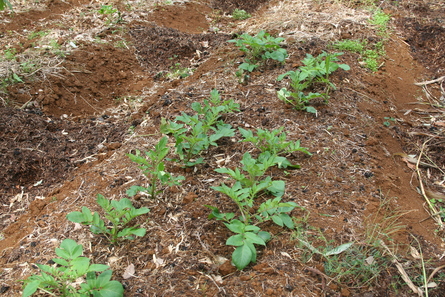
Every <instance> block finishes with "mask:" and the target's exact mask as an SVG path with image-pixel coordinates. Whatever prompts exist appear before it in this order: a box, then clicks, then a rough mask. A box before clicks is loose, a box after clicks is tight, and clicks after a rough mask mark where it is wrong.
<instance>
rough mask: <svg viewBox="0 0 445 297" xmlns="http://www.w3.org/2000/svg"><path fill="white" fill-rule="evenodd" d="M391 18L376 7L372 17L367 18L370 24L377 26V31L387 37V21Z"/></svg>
mask: <svg viewBox="0 0 445 297" xmlns="http://www.w3.org/2000/svg"><path fill="white" fill-rule="evenodd" d="M390 20H391V16H390V15H389V14H386V13H385V12H383V11H382V10H381V9H376V10H375V11H374V14H373V16H372V18H371V19H370V20H369V23H370V24H371V25H374V26H376V27H377V33H378V34H379V35H380V36H382V37H385V38H387V37H388V23H389V21H390Z"/></svg>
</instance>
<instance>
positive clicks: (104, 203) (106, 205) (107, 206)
mask: <svg viewBox="0 0 445 297" xmlns="http://www.w3.org/2000/svg"><path fill="white" fill-rule="evenodd" d="M96 201H97V204H99V205H100V206H101V207H102V208H103V209H104V210H106V211H108V210H109V209H110V201H108V200H107V199H105V197H104V196H103V195H101V194H97V198H96Z"/></svg>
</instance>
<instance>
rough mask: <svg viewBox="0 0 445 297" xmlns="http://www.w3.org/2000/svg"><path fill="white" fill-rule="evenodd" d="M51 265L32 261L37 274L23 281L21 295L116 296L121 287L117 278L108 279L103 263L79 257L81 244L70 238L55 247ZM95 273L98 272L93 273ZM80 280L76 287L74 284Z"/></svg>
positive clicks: (109, 275)
mask: <svg viewBox="0 0 445 297" xmlns="http://www.w3.org/2000/svg"><path fill="white" fill-rule="evenodd" d="M55 252H56V255H57V256H59V258H54V259H53V261H54V263H56V265H54V266H49V265H43V264H36V265H37V267H39V268H40V270H41V275H32V276H30V277H29V278H28V279H26V280H25V281H24V289H23V293H22V296H23V297H28V296H31V295H33V294H34V293H36V292H37V291H39V292H41V293H46V294H49V295H51V296H64V297H65V296H66V297H70V296H91V295H93V296H107V297H120V296H123V294H124V288H123V286H122V284H121V283H119V282H118V281H112V280H110V279H111V274H112V271H111V270H108V269H109V268H110V267H109V266H108V265H103V264H90V259H89V258H87V257H81V255H82V253H83V247H82V245H80V244H77V243H76V242H75V241H74V240H72V239H65V240H63V241H62V243H61V244H60V248H56V250H55ZM97 272H101V273H100V274H99V275H97V274H96V273H97ZM79 282H80V288H79V286H77V285H76V284H78V283H79Z"/></svg>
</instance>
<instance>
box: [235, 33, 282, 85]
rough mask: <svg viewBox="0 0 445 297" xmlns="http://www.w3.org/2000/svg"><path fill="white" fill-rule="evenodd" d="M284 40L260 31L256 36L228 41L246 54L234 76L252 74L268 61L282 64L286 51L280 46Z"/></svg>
mask: <svg viewBox="0 0 445 297" xmlns="http://www.w3.org/2000/svg"><path fill="white" fill-rule="evenodd" d="M284 40H285V39H284V38H282V37H273V36H271V35H270V34H269V33H266V32H265V31H260V32H259V33H258V34H257V35H256V36H251V35H249V34H242V35H241V36H240V38H239V39H232V40H229V41H228V42H233V43H235V45H236V46H238V47H239V49H240V50H241V51H243V52H245V53H246V58H245V62H244V63H242V64H240V65H239V66H238V71H237V72H236V76H238V77H240V78H242V77H243V76H244V72H245V71H248V72H252V71H253V70H255V69H256V68H257V67H258V66H259V64H260V63H261V62H264V61H266V60H268V59H272V60H275V61H278V62H281V63H284V60H285V59H286V58H287V51H286V49H284V48H282V47H281V45H280V44H281V43H282V42H283V41H284Z"/></svg>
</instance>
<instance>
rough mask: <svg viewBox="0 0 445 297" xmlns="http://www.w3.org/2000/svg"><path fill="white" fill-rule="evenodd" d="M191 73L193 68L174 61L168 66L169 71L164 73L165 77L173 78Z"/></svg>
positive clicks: (184, 76) (183, 76)
mask: <svg viewBox="0 0 445 297" xmlns="http://www.w3.org/2000/svg"><path fill="white" fill-rule="evenodd" d="M192 74H193V70H192V69H190V68H187V67H182V66H181V63H175V65H174V66H171V67H170V72H167V73H166V74H165V77H167V78H169V79H172V80H175V79H180V78H186V77H188V76H190V75H192Z"/></svg>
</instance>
